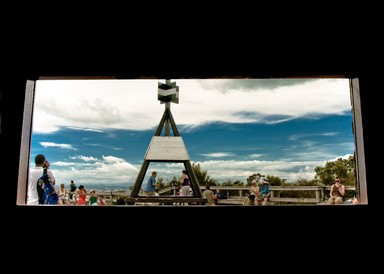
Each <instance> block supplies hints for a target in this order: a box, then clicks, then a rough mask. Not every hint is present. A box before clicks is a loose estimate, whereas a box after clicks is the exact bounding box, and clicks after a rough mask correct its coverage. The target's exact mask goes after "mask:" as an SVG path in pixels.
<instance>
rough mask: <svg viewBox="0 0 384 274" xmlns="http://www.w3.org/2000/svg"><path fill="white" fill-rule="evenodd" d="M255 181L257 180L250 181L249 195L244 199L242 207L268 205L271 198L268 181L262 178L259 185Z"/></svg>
mask: <svg viewBox="0 0 384 274" xmlns="http://www.w3.org/2000/svg"><path fill="white" fill-rule="evenodd" d="M257 179H259V178H256V179H254V180H252V182H251V188H250V190H249V194H248V196H246V197H245V199H244V202H243V205H268V201H269V198H270V196H271V191H270V189H269V186H270V184H269V180H268V178H262V179H261V185H259V184H258V180H257Z"/></svg>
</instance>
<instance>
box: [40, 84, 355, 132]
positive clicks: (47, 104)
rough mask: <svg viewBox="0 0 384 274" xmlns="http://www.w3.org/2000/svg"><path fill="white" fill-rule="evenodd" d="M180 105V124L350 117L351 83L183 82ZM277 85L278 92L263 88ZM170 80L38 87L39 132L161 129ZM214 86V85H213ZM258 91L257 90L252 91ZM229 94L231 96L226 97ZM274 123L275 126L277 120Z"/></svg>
mask: <svg viewBox="0 0 384 274" xmlns="http://www.w3.org/2000/svg"><path fill="white" fill-rule="evenodd" d="M172 81H175V82H176V84H177V85H178V86H179V91H180V100H179V104H173V103H172V104H171V111H172V114H173V116H174V118H175V120H176V121H177V123H178V124H186V125H190V126H196V125H199V124H203V123H208V122H211V121H224V122H267V123H274V122H281V121H285V120H288V119H294V118H297V117H301V116H304V115H317V114H330V113H333V114H335V113H343V112H345V111H350V109H351V105H350V103H349V82H348V80H347V79H316V80H311V81H308V80H307V79H302V80H301V82H302V84H300V83H299V82H300V80H298V79H295V81H294V82H292V83H294V84H290V85H289V84H288V85H285V86H283V85H281V84H282V83H283V82H284V83H286V82H287V80H284V81H282V80H280V81H279V80H278V79H277V80H275V79H271V80H270V82H269V81H267V80H266V79H264V81H262V83H259V82H260V80H259V82H258V81H256V80H253V81H250V82H248V83H247V84H246V85H245V84H244V81H246V80H182V79H176V80H172ZM273 81H277V83H278V84H276V85H274V86H273V87H274V88H273V89H271V88H270V86H271V85H272V84H269V88H263V87H265V86H268V84H267V82H268V83H273ZM158 82H162V83H164V82H165V81H164V80H72V81H71V80H53V81H52V80H39V81H37V83H36V99H35V106H34V107H35V109H34V124H33V130H34V132H45V133H46V132H52V131H55V130H57V129H58V128H59V127H76V128H83V129H84V130H103V129H107V128H114V129H136V130H144V129H149V128H152V127H155V126H157V125H158V122H159V119H160V118H161V116H162V114H163V112H164V105H163V104H160V101H158V100H157V84H158ZM207 83H209V84H207ZM251 84H252V85H253V86H252V85H251ZM224 94H225V96H224ZM271 117H272V120H271Z"/></svg>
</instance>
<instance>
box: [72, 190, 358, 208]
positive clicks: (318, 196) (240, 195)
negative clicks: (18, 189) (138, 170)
mask: <svg viewBox="0 0 384 274" xmlns="http://www.w3.org/2000/svg"><path fill="white" fill-rule="evenodd" d="M210 188H211V190H212V191H213V192H215V193H217V192H218V191H220V193H222V194H224V195H225V196H226V198H225V199H218V205H225V204H236V205H241V204H243V201H244V199H245V197H246V195H247V194H248V193H249V189H250V186H211V187H210ZM330 188H331V187H330V186H270V191H271V197H270V202H272V203H273V204H280V203H281V204H287V203H291V204H320V203H324V202H325V201H326V198H327V196H328V195H329V191H330ZM204 189H205V186H201V190H202V191H204ZM345 190H346V191H353V192H356V188H355V187H353V186H346V187H345ZM287 191H295V192H302V191H310V192H314V193H313V195H311V196H313V197H303V198H298V197H281V196H284V195H282V194H283V193H284V192H287ZM69 193H72V194H73V195H74V194H75V193H74V192H69ZM69 193H68V195H69ZM173 193H175V191H174V189H173V188H171V187H167V188H164V189H161V190H160V191H159V195H160V197H159V198H160V200H161V201H163V200H166V201H169V202H171V201H172V196H171V195H172V194H173ZM96 194H97V195H99V196H100V195H103V196H104V198H105V200H106V201H107V204H108V205H112V204H115V203H116V201H117V200H118V199H119V198H122V199H124V200H129V201H131V202H145V201H147V199H148V198H146V195H144V194H139V197H135V198H131V197H130V191H100V190H97V191H96ZM170 194H171V195H170ZM152 198H153V199H151V201H149V200H148V201H147V202H156V201H160V200H155V199H159V198H156V197H152ZM161 198H163V199H161ZM179 198H180V197H179ZM179 198H178V199H179ZM185 199H188V200H187V201H191V202H198V203H200V202H201V203H203V201H202V200H201V199H203V198H197V197H196V198H193V197H185ZM87 200H88V199H87ZM192 200H193V201H192ZM75 202H76V200H75V199H71V203H75Z"/></svg>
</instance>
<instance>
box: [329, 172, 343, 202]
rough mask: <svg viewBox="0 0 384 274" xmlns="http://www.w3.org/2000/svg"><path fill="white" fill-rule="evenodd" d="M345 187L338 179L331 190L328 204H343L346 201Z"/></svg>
mask: <svg viewBox="0 0 384 274" xmlns="http://www.w3.org/2000/svg"><path fill="white" fill-rule="evenodd" d="M344 194H345V186H344V185H343V184H341V183H340V179H339V178H336V179H335V183H334V184H333V185H332V186H331V189H330V190H329V199H328V201H327V204H329V205H333V204H342V203H343V201H344Z"/></svg>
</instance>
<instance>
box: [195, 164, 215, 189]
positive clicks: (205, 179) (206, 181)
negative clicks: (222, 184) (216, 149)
mask: <svg viewBox="0 0 384 274" xmlns="http://www.w3.org/2000/svg"><path fill="white" fill-rule="evenodd" d="M192 168H193V171H194V172H195V175H196V178H197V181H198V182H199V185H201V186H206V185H209V186H216V185H218V182H217V180H215V179H213V178H211V177H209V176H208V171H207V170H202V169H201V167H200V164H197V165H195V163H192Z"/></svg>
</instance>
